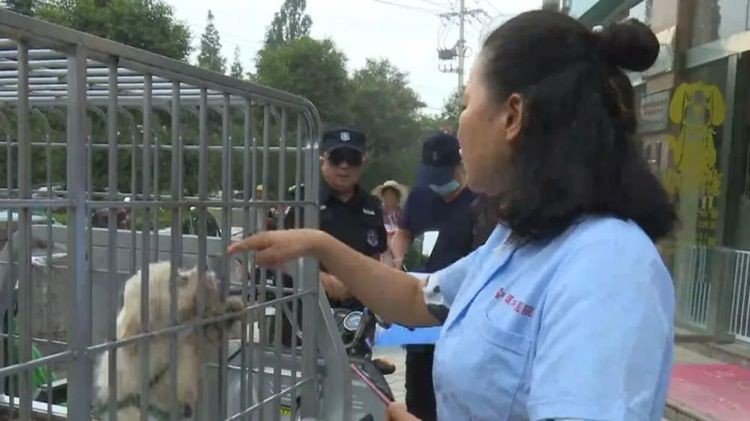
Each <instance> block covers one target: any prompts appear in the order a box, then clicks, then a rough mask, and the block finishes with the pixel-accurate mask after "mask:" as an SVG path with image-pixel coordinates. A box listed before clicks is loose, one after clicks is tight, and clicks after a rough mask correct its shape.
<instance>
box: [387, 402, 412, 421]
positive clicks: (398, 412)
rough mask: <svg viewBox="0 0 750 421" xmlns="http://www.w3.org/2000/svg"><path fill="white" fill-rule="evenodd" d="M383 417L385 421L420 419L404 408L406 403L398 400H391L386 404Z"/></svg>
mask: <svg viewBox="0 0 750 421" xmlns="http://www.w3.org/2000/svg"><path fill="white" fill-rule="evenodd" d="M385 418H386V420H387V421H420V420H419V418H417V417H415V416H414V415H412V414H410V413H409V411H407V410H406V405H404V404H402V403H399V402H393V403H391V404H390V405H388V411H387V412H386V416H385Z"/></svg>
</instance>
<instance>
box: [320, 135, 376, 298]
mask: <svg viewBox="0 0 750 421" xmlns="http://www.w3.org/2000/svg"><path fill="white" fill-rule="evenodd" d="M365 140H366V139H365V135H364V133H362V132H359V131H356V130H349V129H338V130H331V131H327V132H325V133H324V134H323V140H322V143H321V147H320V153H321V155H320V169H321V176H322V180H321V181H322V182H321V183H320V229H321V230H323V231H325V232H327V233H329V234H331V235H332V236H333V237H335V238H337V239H338V240H340V241H341V242H343V243H345V244H346V245H348V246H349V247H351V248H353V249H354V250H356V251H358V252H360V253H362V254H365V255H367V256H370V257H372V258H374V259H379V258H380V255H381V254H382V253H383V252H385V251H386V249H387V246H388V241H387V237H386V232H385V227H384V225H383V214H382V211H381V209H380V201H379V200H378V199H377V198H376V197H375V196H372V195H371V194H369V193H368V192H366V191H365V190H362V189H361V188H360V186H359V181H360V179H361V178H362V171H363V169H364V164H365V157H366V156H365ZM322 270H323V272H322V273H321V281H322V282H323V285H324V287H325V288H326V291H327V292H328V296H329V298H330V299H331V301H332V302H331V304H332V305H335V306H339V307H345V308H355V309H359V308H361V307H362V304H361V303H359V301H358V300H356V299H354V298H353V297H352V295H351V293H349V291H348V290H347V289H346V288H345V287H344V286H343V284H341V283H340V282H338V281H337V280H336V279H335V278H333V277H331V276H330V275H328V274H326V273H325V268H322Z"/></svg>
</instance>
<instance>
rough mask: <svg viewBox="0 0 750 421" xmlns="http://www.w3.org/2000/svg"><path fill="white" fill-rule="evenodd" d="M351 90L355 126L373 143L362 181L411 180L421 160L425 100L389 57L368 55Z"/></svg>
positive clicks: (353, 78) (369, 184) (371, 182)
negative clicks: (421, 112) (420, 120)
mask: <svg viewBox="0 0 750 421" xmlns="http://www.w3.org/2000/svg"><path fill="white" fill-rule="evenodd" d="M352 91H353V93H352V106H351V109H352V114H353V118H352V122H353V126H354V127H356V128H358V129H360V130H362V131H364V132H365V133H366V135H367V139H368V144H369V145H370V167H369V168H368V170H367V172H366V173H365V178H364V180H363V183H364V184H365V185H368V186H371V185H374V184H376V183H379V182H382V181H384V180H386V179H389V178H396V179H398V180H399V181H401V182H407V183H408V182H411V181H412V176H413V172H414V168H415V166H416V164H417V163H418V162H419V145H420V137H421V136H422V129H421V125H420V122H419V119H420V115H419V110H420V109H421V108H422V107H424V103H422V101H421V100H420V99H419V95H418V94H417V93H416V92H415V91H414V90H413V89H412V88H411V87H409V82H408V78H407V74H406V73H404V72H401V71H400V70H399V69H398V68H396V67H395V66H393V64H391V63H390V62H389V61H388V60H373V59H368V60H367V63H366V64H365V67H364V68H362V69H359V70H357V71H356V72H355V73H354V75H353V77H352Z"/></svg>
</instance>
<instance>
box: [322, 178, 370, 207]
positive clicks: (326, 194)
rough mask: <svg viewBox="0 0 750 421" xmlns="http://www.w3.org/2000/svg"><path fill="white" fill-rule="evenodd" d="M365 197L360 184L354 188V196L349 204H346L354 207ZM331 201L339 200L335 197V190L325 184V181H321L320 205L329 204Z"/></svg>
mask: <svg viewBox="0 0 750 421" xmlns="http://www.w3.org/2000/svg"><path fill="white" fill-rule="evenodd" d="M363 197H364V195H363V190H362V189H360V188H359V184H357V185H356V186H354V194H353V195H352V198H351V199H349V201H348V202H346V204H347V205H353V204H355V203H359V202H360V201H361V200H362V198H363ZM331 200H337V201H340V200H338V198H337V197H336V195H335V192H334V190H333V189H332V188H331V186H329V185H328V183H326V182H325V180H321V183H320V204H321V205H323V204H326V203H329V202H330V201H331Z"/></svg>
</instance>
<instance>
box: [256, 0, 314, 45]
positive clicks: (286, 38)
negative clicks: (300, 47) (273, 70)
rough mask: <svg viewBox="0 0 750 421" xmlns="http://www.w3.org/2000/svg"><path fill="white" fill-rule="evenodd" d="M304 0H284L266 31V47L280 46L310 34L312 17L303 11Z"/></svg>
mask: <svg viewBox="0 0 750 421" xmlns="http://www.w3.org/2000/svg"><path fill="white" fill-rule="evenodd" d="M306 9H307V1H306V0H284V4H282V5H281V9H279V11H278V12H276V14H275V15H274V17H273V21H272V22H271V26H270V27H269V28H268V31H266V42H265V46H266V48H276V47H280V46H282V45H284V44H286V43H288V42H290V41H294V40H297V39H300V38H304V37H309V36H310V27H311V26H312V19H311V18H310V16H309V15H307V14H306V13H305V10H306Z"/></svg>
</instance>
